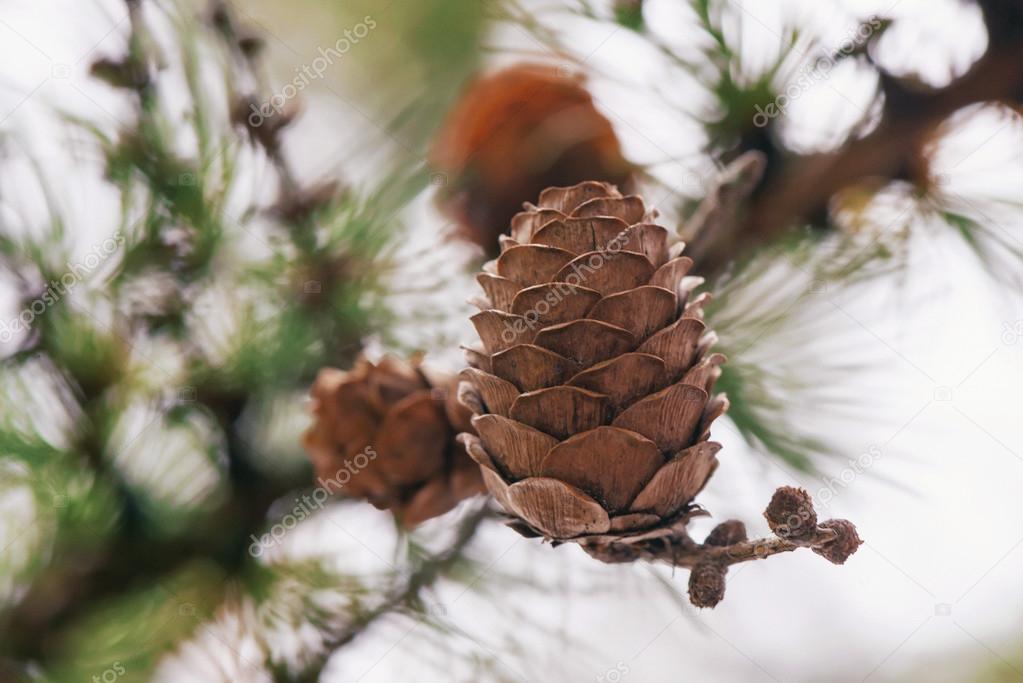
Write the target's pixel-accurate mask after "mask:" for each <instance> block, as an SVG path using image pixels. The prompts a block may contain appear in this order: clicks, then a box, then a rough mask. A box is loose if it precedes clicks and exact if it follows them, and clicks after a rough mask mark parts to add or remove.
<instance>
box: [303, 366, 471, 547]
mask: <svg viewBox="0 0 1023 683" xmlns="http://www.w3.org/2000/svg"><path fill="white" fill-rule="evenodd" d="M455 383H456V380H455V378H451V377H440V378H435V379H432V380H431V378H429V377H427V375H426V374H425V372H424V371H423V369H422V368H421V366H420V363H419V361H418V359H414V360H413V361H412V362H411V363H405V362H402V361H399V360H396V359H394V358H390V357H385V358H384V359H383V360H381V361H380V362H379V363H378V364H375V365H374V364H373V363H371V362H370V361H368V360H366V359H365V358H360V359H359V360H358V361H357V362H356V364H355V367H354V368H353V369H352V370H350V371H348V372H345V371H342V370H337V369H334V368H325V369H323V370H321V371H320V374H319V376H318V377H317V378H316V382H315V384H314V385H313V388H312V398H313V403H312V411H313V416H314V423H313V426H312V427H311V428H310V429H309V431H307V432H306V434H305V437H304V440H303V442H304V444H305V447H306V450H307V451H308V452H309V455H310V459H311V460H312V463H313V468H314V469H315V471H316V475H317V477H319V485H320V486H322V487H324V488H325V489H327V490H329V491H330V492H332V493H336V492H338V491H340V492H341V493H343V494H346V495H349V496H351V497H354V498H365V499H366V500H368V501H369V502H370V503H372V504H373V505H375V506H376V507H378V508H380V509H390V510H393V511H394V513H395V516H396V517H397V518H398V519H399V521H400V522H401V523H402V524H403V525H404V526H406V527H413V526H415V525H416V524H419V523H420V522H423V521H425V520H427V519H430V518H431V517H436V516H438V515H441V514H443V513H445V512H447V511H448V510H450V509H451V508H453V507H454V506H455V505H457V504H458V502H459V501H461V500H463V499H465V498H468V497H469V496H472V495H475V494H477V493H480V492H482V491H483V490H484V489H483V485H482V482H481V480H480V473H479V468H478V467H476V465H475V463H473V461H472V460H471V459H470V458H469V457H468V456H467V455H466V452H465V448H464V447H463V446H462V445H461V444H460V443H458V442H456V441H455V435H456V434H457V433H458V432H459V431H465V430H467V429H470V430H471V429H472V427H471V425H470V424H469V417H470V416H469V413H468V412H467V411H466V409H465V408H464V407H462V406H460V405H459V404H458V402H457V401H456V400H455V391H454V388H455Z"/></svg>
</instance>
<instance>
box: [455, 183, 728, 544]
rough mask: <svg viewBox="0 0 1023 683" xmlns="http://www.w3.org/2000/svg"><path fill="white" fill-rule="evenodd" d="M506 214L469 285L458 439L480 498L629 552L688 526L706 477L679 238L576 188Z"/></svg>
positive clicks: (696, 304)
mask: <svg viewBox="0 0 1023 683" xmlns="http://www.w3.org/2000/svg"><path fill="white" fill-rule="evenodd" d="M527 206H528V209H527V210H526V211H524V212H522V213H519V214H518V215H516V216H515V217H514V218H513V219H512V221H511V226H512V231H511V238H510V239H506V240H504V244H503V251H502V253H501V255H500V257H498V258H497V259H496V260H495V261H491V262H490V263H488V264H487V265H486V266H485V267H484V272H483V273H481V274H480V275H479V276H478V278H477V279H478V281H479V283H480V284H481V285H482V287H483V289H484V291H485V293H486V298H485V300H482V301H480V302H479V303H478V305H479V307H480V309H481V312H479V313H477V314H476V315H474V316H473V318H472V321H473V323H474V325H475V326H476V330H477V331H478V332H479V335H480V338H481V339H482V342H483V349H482V350H472V349H469V350H467V356H468V357H469V363H470V365H471V366H473V367H472V368H469V369H467V370H465V371H463V375H462V376H463V378H464V380H465V381H464V382H462V384H461V385H460V387H459V398H460V400H462V402H463V403H464V404H465V405H466V406H468V407H470V408H471V409H472V410H473V412H474V413H475V414H476V416H475V417H473V419H472V424H473V426H474V427H475V429H476V432H477V433H478V435H479V436H478V437H476V436H473V435H471V434H466V435H463V436H462V437H461V439H462V440H463V442H464V443H466V446H467V448H468V450H469V454H470V455H471V456H472V457H473V458H474V459H475V460H476V461H477V462H478V463H480V465H481V466H482V472H483V478H484V481H485V482H486V484H487V487H488V488H489V489H490V492H491V493H492V494H493V495H494V497H495V498H496V499H497V500H498V501H499V502H500V503H501V505H502V506H503V507H504V508H505V510H507V511H508V512H509V513H510V514H511V515H513V516H515V517H517V518H519V519H520V520H521V522H523V523H524V525H525V526H522V525H521V524H519V525H517V526H518V528H519V529H520V530H522V531H524V532H526V533H529V532H535V534H539V535H542V536H545V537H547V538H550V539H554V540H567V539H574V540H576V541H579V542H582V543H584V545H589V546H596V545H600V544H601V543H602V542H603V541H608V542H610V541H615V542H629V541H630V539H637V540H638V539H639V538H641V535H643V536H642V537H645V538H647V539H649V538H650V537H651V536H650V535H651V534H652V533H653V534H656V533H657V532H658V531H660V532H662V533H663V532H665V531H666V530H667V529H668V528H669V527H670V526H672V525H675V524H678V523H680V522H683V523H684V521H685V519H687V518H688V516H690V515H691V514H692V513H694V512H696V511H697V508H696V507H695V506H693V505H692V503H691V501H692V500H693V497H694V496H696V494H697V493H698V492H699V491H700V490H701V489H702V488H703V486H704V484H705V483H706V481H707V479H708V478H709V477H710V475H711V473H712V472H713V471H714V469H715V467H716V466H717V458H716V455H715V454H716V453H717V451H718V450H719V449H720V444H717V443H713V442H710V441H708V440H707V439H708V437H709V433H710V432H709V430H710V425H711V422H713V421H714V419H715V418H717V417H718V416H720V415H721V414H722V413H724V412H725V410H726V409H727V407H728V402H727V399H726V398H725V397H724V395H723V394H721V395H717V396H714V397H713V398H712V397H711V392H712V390H713V386H714V382H715V381H716V379H717V377H718V376H719V375H720V372H721V370H720V368H719V367H718V366H719V365H720V364H721V363H722V362H724V356H722V355H721V354H711V353H710V351H709V349H710V347H711V345H712V344H713V343H714V341H715V335H714V333H713V332H709V331H707V328H706V325H705V324H704V322H703V308H702V306H703V304H704V302H705V301H706V299H707V296H708V295H706V294H702V295H700V296H698V297H696V298H695V299H693V300H692V301H690V300H689V298H690V294H691V292H692V291H693V290H694V289H695V288H696V287H698V286H699V285H700V284H701V283H702V282H703V280H702V278H696V277H687V275H686V274H687V272H688V271H689V269H690V268H691V267H692V265H693V262H692V260H691V259H690V258H688V257H686V256H681V255H680V254H681V251H682V247H683V245H682V244H681V243H679V244H676V245H674V246H671V247H669V233H668V231H667V230H665V229H664V228H663V227H660V226H658V225H653V224H651V223H648V222H646V221H648V220H650V219H651V218H652V216H651V215H650V214H648V213H647V211H646V208H645V206H644V204H643V200H642V199H641V198H640V197H638V196H624V197H623V196H622V195H621V194H620V193H619V192H618V191H617V189H615V188H614V187H613V186H611V185H608V184H605V183H599V182H585V183H581V184H579V185H576V186H574V187H568V188H550V189H548V190H545V191H544V192H542V193H541V194H540V201H539V205H538V206H535V207H534V206H531V205H527Z"/></svg>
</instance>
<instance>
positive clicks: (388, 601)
mask: <svg viewBox="0 0 1023 683" xmlns="http://www.w3.org/2000/svg"><path fill="white" fill-rule="evenodd" d="M494 516H495V513H494V510H493V509H492V508H491V507H490V506H489V504H487V503H485V504H483V505H481V506H480V507H479V508H478V509H477V510H475V511H473V512H472V513H470V514H469V515H468V516H466V517H465V519H463V520H462V522H461V523H460V524H459V526H458V530H457V532H456V533H455V537H454V538H453V539H452V541H451V543H450V544H449V545H448V546H447V547H446V548H445V549H444V550H442V551H441V552H439V553H437V554H436V555H433V556H431V557H429V558H427V559H426V560H424V561H423V562H422V563H421V564H420V565H419V566H418V567H417V568H416V570H415V571H414V572H412V574H411V575H410V576H409V577H408V578H407V579H406V580H405V581H402V582H400V583H399V584H398V585H397V586H395V587H394V588H392V589H391V591H390V592H389V593H388V595H387V596H386V597H385V598H384V599H383V600H382V601H381V602H380V604H379V605H377V606H375V607H374V608H373V609H371V610H369V611H368V612H365V613H363V614H361V615H359V616H358V618H357V619H356V620H355V621H354V622H353V623H351V624H350V625H349V626H348V627H347V628H345V629H343V630H341V631H338V632H337V633H335V634H333V635H332V636H331V637H330V638H328V639H327V640H326V642H325V643H324V648H323V650H322V652H321V653H320V654H319V655H317V656H316V657H315V658H314V659H313V661H312V662H310V663H309V664H308V665H307V666H306V667H305V669H303V671H302V672H301V673H300V674H299V675H298V676H297V677H293V676H291V675H290V674H288V673H287V672H280V674H279V677H278V678H279V680H281V681H291V682H293V683H303V682H305V681H310V682H311V681H316V680H319V675H320V673H321V672H322V671H323V667H324V666H326V664H327V661H328V660H329V659H330V657H331V655H333V654H334V652H336V651H337V650H339V649H341V648H342V647H344V646H345V645H347V644H349V643H350V642H352V641H353V640H355V639H356V638H357V637H358V636H359V635H360V634H362V633H364V632H365V631H366V629H368V628H369V627H370V626H371V625H372V624H374V623H376V621H377V620H379V619H380V618H381V617H384V616H386V615H388V614H392V613H394V612H397V611H400V610H402V609H405V608H408V607H410V606H414V605H415V603H416V602H417V601H418V599H419V595H420V593H421V592H422V591H423V589H425V588H428V587H430V586H431V585H433V584H434V583H435V582H436V581H437V579H438V578H440V577H441V576H442V575H443V574H444V572H445V571H447V570H449V569H450V568H451V567H452V566H453V565H455V564H456V563H457V562H458V561H459V560H460V559H461V558H462V553H463V552H464V551H465V548H466V547H467V546H468V545H469V543H470V542H471V541H472V539H473V538H474V537H475V536H476V532H477V531H478V530H479V528H480V526H481V525H482V524H483V522H484V521H486V520H487V519H488V518H493V517H494Z"/></svg>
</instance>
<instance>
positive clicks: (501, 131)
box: [430, 64, 636, 255]
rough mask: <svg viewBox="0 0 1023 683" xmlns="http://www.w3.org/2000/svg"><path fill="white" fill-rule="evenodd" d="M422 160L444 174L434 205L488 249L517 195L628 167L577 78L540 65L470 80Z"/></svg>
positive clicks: (616, 179) (618, 178)
mask: <svg viewBox="0 0 1023 683" xmlns="http://www.w3.org/2000/svg"><path fill="white" fill-rule="evenodd" d="M430 165H431V166H432V168H433V169H434V170H435V171H437V172H438V173H440V174H442V176H441V177H442V178H443V180H444V187H443V189H442V190H441V193H440V194H441V196H440V206H441V208H442V209H443V210H444V212H445V213H446V214H447V215H448V216H449V217H451V218H452V219H453V220H455V221H457V222H458V226H459V231H460V236H461V237H463V238H464V239H466V240H469V241H471V242H474V243H476V244H478V245H479V246H481V247H482V248H483V249H484V251H485V252H486V253H487V254H488V255H494V254H497V253H498V247H499V245H498V237H499V236H500V235H501V233H502V232H504V231H505V229H506V227H507V225H508V221H509V220H511V217H512V216H513V215H514V214H515V213H516V212H518V211H519V210H521V208H522V200H523V198H524V197H535V196H536V195H537V194H538V193H539V192H540V191H541V190H543V189H544V188H546V187H550V186H552V185H572V184H574V183H578V182H581V181H584V180H605V181H609V182H612V183H618V184H622V183H626V182H628V180H629V178H630V177H631V175H632V173H633V171H634V170H635V169H636V167H635V166H634V165H633V164H631V163H629V162H628V161H626V159H625V157H624V156H622V150H621V146H620V145H619V142H618V136H617V135H616V134H615V131H614V128H613V127H612V126H611V122H610V121H608V120H607V117H605V116H604V115H603V114H601V113H600V112H599V111H598V110H597V108H596V107H595V106H594V104H593V98H592V96H591V95H590V93H589V92H588V91H587V90H586V88H585V87H584V84H583V82H582V79H581V78H579V77H577V76H574V75H572V74H569V73H565V72H563V71H560V70H559V68H557V67H555V66H553V65H543V64H517V65H515V66H511V67H509V68H506V69H502V70H501V71H498V72H496V73H493V74H490V75H487V76H484V77H483V78H480V79H478V80H477V81H475V82H473V83H472V84H471V85H470V86H469V87H468V88H467V89H466V90H465V92H464V93H463V94H462V95H461V97H460V98H459V100H458V102H457V103H456V105H455V106H454V107H453V108H452V110H451V112H450V113H449V114H448V116H447V119H446V120H445V122H444V125H443V126H442V128H441V130H440V132H439V133H438V135H437V138H436V140H435V142H434V145H433V148H432V149H431V151H430Z"/></svg>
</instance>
